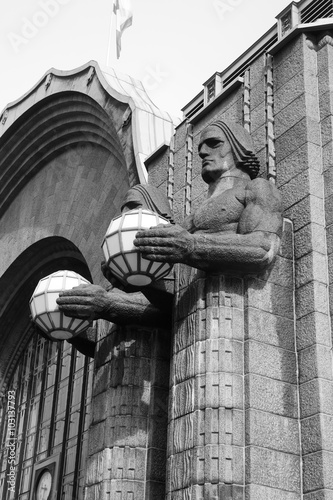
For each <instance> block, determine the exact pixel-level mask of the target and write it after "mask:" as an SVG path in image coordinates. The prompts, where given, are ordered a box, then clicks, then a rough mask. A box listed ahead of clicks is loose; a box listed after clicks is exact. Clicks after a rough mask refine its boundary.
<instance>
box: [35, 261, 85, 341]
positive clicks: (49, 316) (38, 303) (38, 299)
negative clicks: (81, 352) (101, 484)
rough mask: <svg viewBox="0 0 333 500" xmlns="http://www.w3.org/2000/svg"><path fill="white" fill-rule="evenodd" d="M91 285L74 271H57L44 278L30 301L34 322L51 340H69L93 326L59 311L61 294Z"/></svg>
mask: <svg viewBox="0 0 333 500" xmlns="http://www.w3.org/2000/svg"><path fill="white" fill-rule="evenodd" d="M83 284H90V283H89V281H87V280H86V279H85V278H83V277H82V276H80V275H79V274H77V273H75V272H74V271H57V272H55V273H53V274H50V275H49V276H46V277H45V278H42V279H41V280H40V281H39V283H38V285H37V286H36V288H35V291H34V293H33V294H32V297H31V299H30V311H31V316H32V320H33V321H34V322H35V323H36V325H38V326H39V328H40V329H41V330H42V331H43V332H44V333H45V334H46V335H47V336H48V337H49V338H50V339H51V340H68V339H70V338H72V337H75V336H76V335H78V334H79V333H82V332H84V330H86V329H87V328H88V326H90V325H91V323H90V322H89V321H87V320H82V319H76V318H69V317H68V316H65V315H64V313H63V312H62V311H60V310H59V307H58V304H57V302H56V300H57V298H58V297H59V292H61V291H63V290H70V289H72V288H73V287H75V286H79V285H83Z"/></svg>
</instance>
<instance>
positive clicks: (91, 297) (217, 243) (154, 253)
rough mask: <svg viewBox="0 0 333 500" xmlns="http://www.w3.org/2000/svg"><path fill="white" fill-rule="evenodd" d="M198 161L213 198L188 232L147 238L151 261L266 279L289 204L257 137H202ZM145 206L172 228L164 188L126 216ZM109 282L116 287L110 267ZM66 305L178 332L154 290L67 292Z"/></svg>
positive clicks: (139, 198)
mask: <svg viewBox="0 0 333 500" xmlns="http://www.w3.org/2000/svg"><path fill="white" fill-rule="evenodd" d="M198 153H199V156H200V158H201V160H202V172H201V174H202V178H203V180H204V181H205V182H206V183H207V184H208V198H207V199H206V200H205V201H204V202H203V203H202V204H201V205H200V207H199V208H198V209H197V210H196V211H195V212H194V213H193V214H191V215H190V216H189V217H188V218H186V219H185V221H184V223H183V224H182V225H179V224H172V225H170V226H164V227H157V228H152V229H150V230H145V231H139V232H138V233H137V235H136V240H135V241H134V243H135V245H136V246H137V247H138V249H139V250H140V251H141V252H142V253H143V254H144V256H145V257H146V258H147V259H150V260H153V261H158V262H164V261H167V262H172V263H180V264H187V265H189V266H192V267H194V268H197V269H200V270H202V271H205V272H207V273H213V274H214V273H223V274H228V273H233V274H235V273H236V274H239V273H241V274H249V273H258V272H262V271H264V270H265V269H267V267H268V266H270V264H271V263H272V262H273V260H274V258H275V257H276V255H277V252H278V250H279V245H280V236H281V231H282V203H281V198H280V194H279V192H278V190H277V189H276V187H275V186H274V185H273V184H272V183H270V182H269V181H267V180H265V179H262V178H257V174H258V171H259V161H258V159H257V158H256V156H255V154H254V153H253V146H252V140H251V136H250V134H249V133H248V132H247V131H246V130H245V129H244V128H243V127H242V126H240V125H238V124H235V123H228V122H226V121H216V122H214V123H213V124H211V125H209V126H208V127H207V128H206V129H204V131H203V132H202V134H201V137H200V142H199V147H198ZM139 206H142V207H143V208H149V209H151V210H155V211H157V212H159V213H160V214H161V215H164V216H167V217H168V218H169V219H170V220H172V215H171V211H170V208H169V207H168V202H167V199H166V197H165V198H164V199H163V196H161V195H159V194H158V192H157V190H156V188H152V187H151V186H142V185H139V186H135V187H134V188H131V189H130V190H129V191H128V194H127V196H126V199H125V200H124V203H123V206H122V210H130V209H133V208H136V207H139ZM104 274H105V275H106V277H107V278H108V279H109V281H110V282H111V283H113V284H115V280H114V279H113V278H112V277H111V276H110V275H109V274H108V271H107V270H106V269H105V267H104ZM161 293H162V292H161ZM166 295H168V294H166ZM58 304H59V307H60V308H61V309H62V310H63V311H64V312H65V314H68V315H69V316H75V317H80V318H89V319H98V318H102V319H105V320H108V321H111V322H113V323H116V324H120V325H122V324H136V325H144V326H155V327H158V326H165V325H166V324H170V316H171V314H170V313H171V306H172V301H171V300H170V297H169V299H168V300H163V298H162V299H161V296H160V294H159V293H149V287H147V290H142V291H136V292H133V290H130V291H128V290H126V291H124V290H122V289H121V286H120V287H118V285H117V288H116V287H114V288H112V289H111V290H109V291H106V290H105V289H104V288H102V287H100V286H98V285H87V286H82V287H78V288H75V289H73V290H69V291H66V292H62V293H61V294H60V297H59V299H58Z"/></svg>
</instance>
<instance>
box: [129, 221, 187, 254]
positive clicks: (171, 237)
mask: <svg viewBox="0 0 333 500" xmlns="http://www.w3.org/2000/svg"><path fill="white" fill-rule="evenodd" d="M134 245H135V246H136V247H137V248H138V250H139V251H140V252H142V254H143V255H144V257H145V258H147V259H149V260H156V261H158V262H171V263H176V262H180V263H186V262H187V261H188V257H189V255H191V253H192V251H193V246H194V237H193V235H192V234H190V233H189V232H188V231H186V229H184V228H183V227H181V226H179V225H178V224H174V225H168V226H165V225H159V226H157V227H154V228H151V229H147V230H144V231H138V233H137V234H136V239H135V240H134Z"/></svg>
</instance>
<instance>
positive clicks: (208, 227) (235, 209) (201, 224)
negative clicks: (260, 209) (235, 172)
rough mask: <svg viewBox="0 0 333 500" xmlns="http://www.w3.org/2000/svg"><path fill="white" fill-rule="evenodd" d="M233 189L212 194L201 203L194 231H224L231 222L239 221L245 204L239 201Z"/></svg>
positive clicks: (195, 215)
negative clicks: (216, 194) (215, 194)
mask: <svg viewBox="0 0 333 500" xmlns="http://www.w3.org/2000/svg"><path fill="white" fill-rule="evenodd" d="M236 194H237V195H238V194H239V193H237V192H236V191H235V190H233V189H229V190H227V191H225V192H224V193H222V194H220V195H218V196H212V197H211V198H209V199H208V200H206V201H205V202H203V203H202V204H201V206H200V207H199V208H198V210H197V211H196V212H195V214H194V216H193V219H192V224H193V226H194V227H193V230H194V231H200V230H201V231H209V232H211V231H212V232H215V231H223V230H226V226H228V225H229V224H234V223H237V222H238V221H239V219H240V216H241V214H242V212H243V210H244V204H243V203H241V201H239V200H240V199H241V198H242V197H240V196H237V197H236Z"/></svg>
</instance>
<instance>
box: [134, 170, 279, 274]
mask: <svg viewBox="0 0 333 500" xmlns="http://www.w3.org/2000/svg"><path fill="white" fill-rule="evenodd" d="M239 201H241V202H242V203H244V210H243V212H242V214H241V217H240V220H239V223H238V228H237V232H236V233H235V232H231V231H230V232H229V231H221V232H218V233H208V232H205V233H203V232H198V233H194V234H190V233H189V232H188V231H186V230H185V229H183V228H181V227H180V226H177V225H176V226H171V227H166V228H160V229H153V230H149V231H144V232H140V233H139V234H138V236H137V240H136V242H135V244H136V245H137V246H138V247H139V249H140V251H142V252H143V253H144V254H145V255H146V257H147V258H149V259H151V260H156V261H160V262H163V261H168V262H181V263H185V264H188V265H190V266H193V267H196V268H198V269H202V270H204V271H215V272H216V271H218V272H224V271H228V270H238V271H243V272H256V271H260V270H263V269H265V268H266V267H267V266H268V265H269V264H270V263H271V262H272V261H273V259H274V257H275V256H276V254H277V252H278V249H279V242H280V234H281V229H282V215H281V213H282V207H281V199H280V195H279V193H278V191H277V189H276V188H275V186H273V185H272V184H270V183H269V182H268V181H266V180H264V179H256V180H254V181H249V182H248V184H247V186H246V188H245V192H244V198H243V199H242V200H239Z"/></svg>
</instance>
